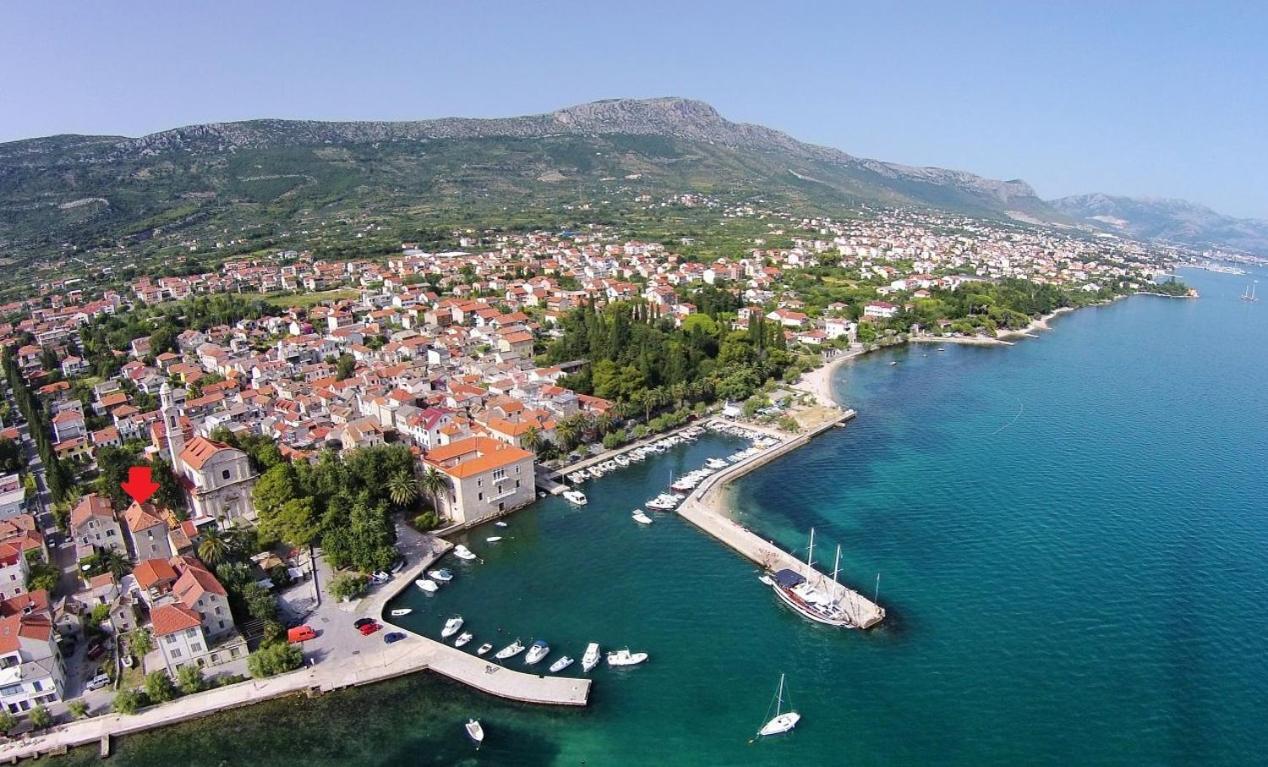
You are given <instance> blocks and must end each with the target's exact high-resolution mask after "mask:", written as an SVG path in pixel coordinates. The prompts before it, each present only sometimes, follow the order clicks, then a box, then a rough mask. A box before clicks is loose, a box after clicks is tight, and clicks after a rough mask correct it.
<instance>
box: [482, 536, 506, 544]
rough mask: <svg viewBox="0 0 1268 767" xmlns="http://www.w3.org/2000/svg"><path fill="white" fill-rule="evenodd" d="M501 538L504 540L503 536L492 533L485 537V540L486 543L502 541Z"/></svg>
mask: <svg viewBox="0 0 1268 767" xmlns="http://www.w3.org/2000/svg"><path fill="white" fill-rule="evenodd" d="M500 540H502V536H500V535H490V536H489V537H488V538H485V539H484V542H485V543H497V542H498V541H500Z"/></svg>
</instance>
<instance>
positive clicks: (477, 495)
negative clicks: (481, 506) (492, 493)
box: [476, 493, 484, 501]
mask: <svg viewBox="0 0 1268 767" xmlns="http://www.w3.org/2000/svg"><path fill="white" fill-rule="evenodd" d="M476 500H477V501H483V500H484V493H477V494H476Z"/></svg>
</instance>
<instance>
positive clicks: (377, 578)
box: [370, 570, 392, 584]
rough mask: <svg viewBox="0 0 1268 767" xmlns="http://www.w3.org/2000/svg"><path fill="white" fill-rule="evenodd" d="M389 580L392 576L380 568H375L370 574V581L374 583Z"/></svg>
mask: <svg viewBox="0 0 1268 767" xmlns="http://www.w3.org/2000/svg"><path fill="white" fill-rule="evenodd" d="M390 580H392V576H391V575H388V574H387V573H385V572H383V571H382V570H376V571H375V572H374V573H372V574H371V575H370V582H371V583H374V584H379V583H387V582H388V581H390Z"/></svg>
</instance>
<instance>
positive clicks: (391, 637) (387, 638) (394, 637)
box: [383, 631, 405, 644]
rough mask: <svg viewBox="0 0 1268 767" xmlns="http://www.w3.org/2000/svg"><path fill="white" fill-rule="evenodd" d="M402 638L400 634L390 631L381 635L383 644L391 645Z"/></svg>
mask: <svg viewBox="0 0 1268 767" xmlns="http://www.w3.org/2000/svg"><path fill="white" fill-rule="evenodd" d="M404 638H405V635H404V634H402V633H401V632H399V631H391V632H388V633H386V634H384V635H383V642H384V643H385V644H393V643H396V642H399V641H401V640H402V639H404Z"/></svg>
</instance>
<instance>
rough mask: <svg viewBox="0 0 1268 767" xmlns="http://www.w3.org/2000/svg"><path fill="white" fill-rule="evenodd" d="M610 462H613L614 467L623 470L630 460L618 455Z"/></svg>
mask: <svg viewBox="0 0 1268 767" xmlns="http://www.w3.org/2000/svg"><path fill="white" fill-rule="evenodd" d="M612 460H613V462H615V463H616V465H617V466H620V467H621V468H625V467H626V466H629V465H630V459H628V458H626V457H625V456H623V455H618V456H617V457H615V458H613V459H612Z"/></svg>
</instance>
